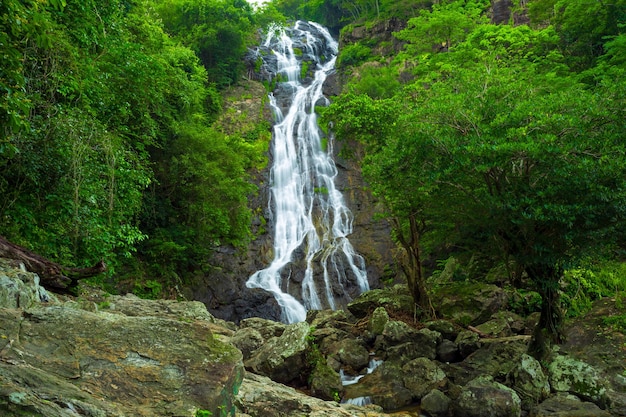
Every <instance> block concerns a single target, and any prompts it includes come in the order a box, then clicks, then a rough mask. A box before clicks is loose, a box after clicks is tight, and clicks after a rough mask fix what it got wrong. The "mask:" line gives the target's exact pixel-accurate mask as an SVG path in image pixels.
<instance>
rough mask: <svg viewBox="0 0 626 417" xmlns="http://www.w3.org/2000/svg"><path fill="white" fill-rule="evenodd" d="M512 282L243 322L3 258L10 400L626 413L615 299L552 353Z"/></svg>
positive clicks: (3, 334)
mask: <svg viewBox="0 0 626 417" xmlns="http://www.w3.org/2000/svg"><path fill="white" fill-rule="evenodd" d="M506 298H507V295H506V294H505V293H504V292H503V290H501V289H499V288H497V287H493V286H481V287H480V288H478V287H477V288H473V289H472V291H471V295H468V294H466V295H465V296H463V297H461V298H458V299H455V297H454V296H445V295H444V296H441V298H439V299H437V303H438V305H440V307H441V311H444V312H445V315H446V316H447V317H446V319H450V320H437V321H432V322H429V323H416V322H413V320H412V318H411V317H408V318H407V317H401V316H400V312H402V311H406V310H405V308H406V305H405V304H406V303H407V301H409V300H408V299H407V295H406V291H405V290H404V289H403V288H402V287H394V288H393V289H389V290H384V291H383V290H374V291H371V292H369V293H367V294H364V295H363V296H361V297H359V298H358V299H357V300H355V301H354V302H353V303H352V304H350V306H349V307H348V309H347V310H346V311H337V312H332V311H319V312H310V313H309V316H308V317H307V321H306V322H302V323H296V324H291V325H285V324H281V323H276V322H272V321H269V320H263V319H258V318H251V319H246V320H243V321H242V322H241V323H240V324H239V325H238V326H235V325H234V324H232V323H227V322H223V321H220V320H217V319H215V318H214V317H213V316H212V315H211V314H209V313H208V312H207V310H206V308H205V306H204V305H203V304H202V303H199V302H177V301H173V300H158V301H149V300H141V299H139V298H137V297H135V296H132V295H127V296H106V295H104V294H98V293H97V292H91V293H90V294H88V295H84V296H82V297H78V298H70V297H60V296H53V295H51V294H49V293H47V292H46V291H45V290H44V289H43V288H41V287H40V286H39V284H38V279H37V276H36V275H34V274H31V273H28V272H26V271H24V270H23V269H20V268H19V265H14V264H12V262H11V261H6V260H0V415H2V416H9V417H13V416H46V417H56V416H59V417H60V416H64V417H65V416H68V417H69V416H72V417H76V416H93V417H101V416H102V417H104V416H107V417H108V416H129V417H130V416H133V417H135V416H146V417H151V416H181V417H182V416H203V417H204V416H235V415H237V416H246V415H248V416H264V417H266V416H268V417H273V416H276V417H278V416H318V417H323V416H328V417H331V416H363V417H365V416H386V415H390V414H386V412H388V413H391V411H392V410H393V411H394V415H396V416H416V415H418V413H422V414H423V415H431V416H434V417H438V416H471V417H482V416H485V417H487V416H489V417H492V416H523V415H529V416H537V417H539V416H546V417H547V416H572V417H583V416H599V417H603V416H607V417H608V416H626V374H624V372H625V369H626V360H625V357H626V352H625V351H624V346H626V345H625V344H624V343H625V339H624V335H623V334H620V333H618V332H615V331H610V330H609V329H605V328H603V327H602V326H600V324H601V318H602V317H603V316H606V315H610V314H614V313H615V312H616V305H617V303H615V301H614V300H600V302H598V304H597V305H596V306H595V308H594V310H593V311H592V312H591V313H590V314H589V315H588V316H587V317H585V318H584V319H582V320H581V321H579V322H577V323H575V324H574V325H573V326H572V327H571V329H570V331H569V334H570V338H569V340H570V342H568V344H566V345H564V346H562V347H561V349H560V351H559V352H555V355H554V357H553V359H552V360H551V362H550V363H544V364H539V363H538V362H537V361H535V360H534V359H533V358H531V357H529V356H527V355H526V354H525V353H524V352H525V348H526V344H527V343H528V334H529V332H530V329H531V327H532V322H533V319H532V316H531V317H529V318H522V317H520V316H517V315H515V314H513V313H510V312H506V311H499V310H502V307H503V306H504V305H506V302H507V300H506ZM455 323H465V324H464V325H463V326H461V325H459V324H455ZM372 363H375V364H376V365H377V366H375V367H374V366H372ZM341 374H342V375H344V376H343V378H342V377H341V376H340V375H341ZM358 378H360V380H359V381H358V383H355V384H351V385H348V383H347V382H346V381H348V380H351V381H355V380H356V379H358ZM339 401H341V402H346V401H350V402H353V403H360V404H363V403H367V402H371V403H373V404H372V405H367V406H359V405H352V404H340V403H339ZM418 405H419V406H420V407H421V411H417V407H416V406H418ZM398 410H403V411H398Z"/></svg>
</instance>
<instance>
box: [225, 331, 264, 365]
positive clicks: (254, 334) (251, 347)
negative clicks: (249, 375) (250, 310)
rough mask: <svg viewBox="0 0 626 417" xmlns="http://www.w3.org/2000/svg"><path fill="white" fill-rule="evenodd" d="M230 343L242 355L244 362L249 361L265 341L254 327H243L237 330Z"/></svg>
mask: <svg viewBox="0 0 626 417" xmlns="http://www.w3.org/2000/svg"><path fill="white" fill-rule="evenodd" d="M230 342H231V343H232V344H233V345H235V346H236V347H237V349H239V350H240V351H241V353H242V355H243V358H244V360H247V359H250V358H251V357H252V354H253V353H254V352H256V350H257V349H258V348H260V347H261V346H262V345H263V343H265V339H264V338H263V335H261V332H259V331H258V330H257V329H255V328H254V327H245V328H243V329H239V330H238V331H237V332H236V333H235V334H234V335H233V336H232V337H231V338H230Z"/></svg>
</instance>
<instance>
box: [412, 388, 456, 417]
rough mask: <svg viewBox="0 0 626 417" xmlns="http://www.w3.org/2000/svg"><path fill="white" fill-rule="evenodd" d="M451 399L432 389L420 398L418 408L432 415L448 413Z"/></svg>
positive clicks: (434, 416)
mask: <svg viewBox="0 0 626 417" xmlns="http://www.w3.org/2000/svg"><path fill="white" fill-rule="evenodd" d="M451 402H452V400H451V399H450V398H448V397H447V396H446V394H444V393H443V392H441V391H439V390H438V389H434V390H432V391H431V392H429V393H428V394H426V395H425V396H424V398H422V402H421V403H420V409H421V410H422V411H424V412H426V413H427V414H428V415H429V416H432V417H443V416H447V415H448V410H449V409H450V403H451Z"/></svg>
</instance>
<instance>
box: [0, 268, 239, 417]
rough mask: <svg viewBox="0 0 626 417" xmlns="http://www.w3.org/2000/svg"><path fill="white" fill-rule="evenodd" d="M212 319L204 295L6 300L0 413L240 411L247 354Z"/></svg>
mask: <svg viewBox="0 0 626 417" xmlns="http://www.w3.org/2000/svg"><path fill="white" fill-rule="evenodd" d="M22 274H27V273H22ZM32 278H34V277H32ZM32 281H33V283H34V281H35V280H34V279H33V280H32ZM12 282H16V281H12ZM3 287H6V285H3ZM33 289H36V287H31V289H30V290H27V291H26V292H25V293H24V294H25V295H26V294H29V293H30V292H31V291H32V290H33ZM21 298H22V297H20V299H21ZM7 307H8V308H7ZM104 307H109V308H104ZM110 307H116V309H112V308H110ZM85 308H87V309H89V310H92V311H88V310H86V309H85ZM215 328H216V327H215V325H214V324H213V323H212V317H211V316H210V315H209V314H208V313H207V311H206V308H205V307H204V306H203V305H202V304H201V303H198V302H181V303H179V302H176V301H160V302H147V301H142V300H139V299H137V298H136V297H134V296H130V297H119V296H112V297H110V298H109V299H108V300H107V301H106V302H103V303H102V304H101V305H100V306H98V305H97V304H95V303H93V302H76V301H71V300H67V301H56V300H51V301H49V302H47V303H37V304H32V305H29V306H27V307H25V308H15V305H12V304H11V303H9V305H8V306H7V305H6V304H5V305H0V337H1V338H0V380H1V384H0V414H1V415H3V416H16V417H17V416H23V415H44V416H46V417H55V416H68V417H69V416H72V417H75V416H76V415H84V416H94V417H96V416H145V417H151V416H154V417H156V416H164V415H168V416H192V415H194V413H195V412H196V410H206V411H210V412H212V413H213V415H220V413H222V414H221V415H234V404H233V399H234V395H235V394H236V393H237V391H238V389H239V386H240V385H241V381H242V379H243V374H244V369H243V363H242V356H241V353H240V352H239V351H238V350H237V349H235V348H234V347H233V346H232V345H230V344H227V343H224V342H222V341H221V340H220V339H219V337H218V335H215V334H214V332H213V331H212V329H215ZM220 332H223V333H224V332H225V333H228V330H227V329H224V328H221V330H220Z"/></svg>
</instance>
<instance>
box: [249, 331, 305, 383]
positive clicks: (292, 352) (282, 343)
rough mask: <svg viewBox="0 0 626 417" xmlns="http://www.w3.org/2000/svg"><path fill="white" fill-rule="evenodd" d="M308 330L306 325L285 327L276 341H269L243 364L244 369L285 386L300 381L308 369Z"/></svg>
mask: <svg viewBox="0 0 626 417" xmlns="http://www.w3.org/2000/svg"><path fill="white" fill-rule="evenodd" d="M309 329H310V327H309V324H308V323H307V322H300V323H293V324H290V325H288V326H286V328H285V331H284V332H283V333H282V334H281V335H280V336H279V337H273V338H271V339H269V340H268V341H267V342H266V343H265V344H264V345H263V346H261V347H260V348H259V349H257V350H256V351H255V352H254V354H253V355H252V357H251V358H250V359H248V360H246V361H245V365H246V369H248V370H250V371H251V372H254V373H257V374H260V375H264V376H267V377H269V378H271V379H273V380H274V381H277V382H281V383H285V384H288V383H291V382H294V381H297V380H299V379H301V378H302V377H303V376H304V375H305V374H306V372H305V369H306V367H307V366H308V364H307V349H308V347H309V342H308V340H307V336H308V335H309Z"/></svg>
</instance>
